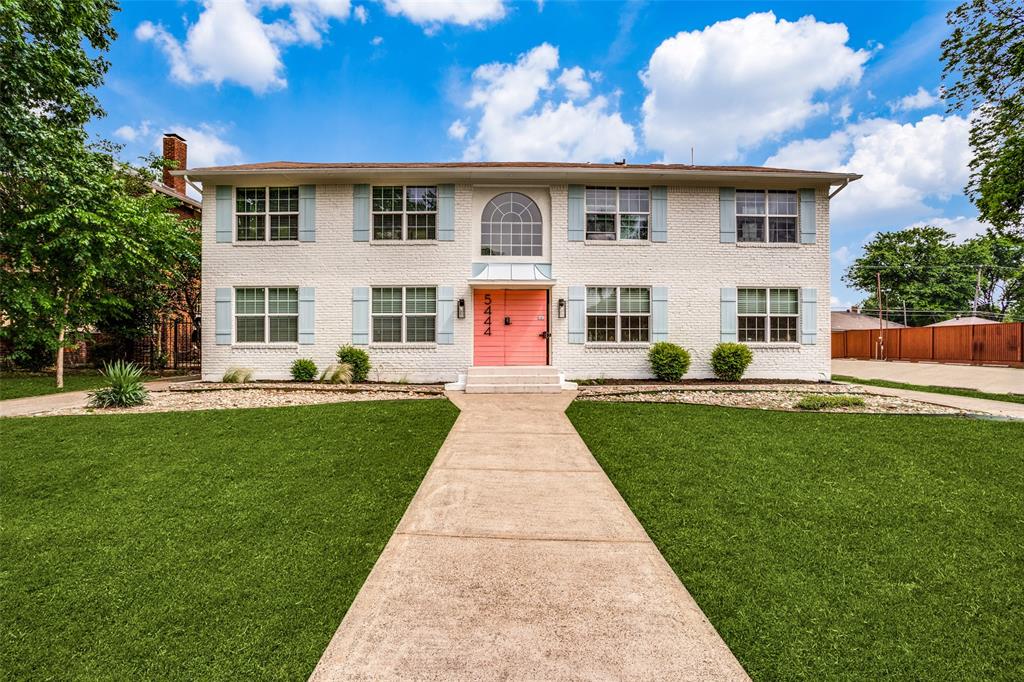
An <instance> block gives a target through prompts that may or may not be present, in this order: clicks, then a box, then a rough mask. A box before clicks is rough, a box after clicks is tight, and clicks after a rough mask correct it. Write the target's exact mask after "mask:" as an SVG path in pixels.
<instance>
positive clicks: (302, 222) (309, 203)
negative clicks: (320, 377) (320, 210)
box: [299, 185, 316, 343]
mask: <svg viewBox="0 0 1024 682" xmlns="http://www.w3.org/2000/svg"><path fill="white" fill-rule="evenodd" d="M299 241H300V242H315V241H316V185H299ZM310 343H312V342H310Z"/></svg>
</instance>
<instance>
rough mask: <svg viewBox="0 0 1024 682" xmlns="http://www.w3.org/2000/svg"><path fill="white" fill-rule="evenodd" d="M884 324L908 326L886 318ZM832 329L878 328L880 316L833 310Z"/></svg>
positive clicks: (899, 326)
mask: <svg viewBox="0 0 1024 682" xmlns="http://www.w3.org/2000/svg"><path fill="white" fill-rule="evenodd" d="M883 325H884V326H885V328H886V329H898V328H901V327H905V326H906V325H903V324H900V323H899V322H891V321H889V320H885V321H884V322H883ZM832 329H833V330H834V331H846V330H848V329H878V318H877V317H874V316H873V315H864V314H862V313H851V312H849V311H848V310H833V311H832Z"/></svg>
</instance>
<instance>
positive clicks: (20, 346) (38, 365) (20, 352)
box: [10, 338, 56, 372]
mask: <svg viewBox="0 0 1024 682" xmlns="http://www.w3.org/2000/svg"><path fill="white" fill-rule="evenodd" d="M55 357H56V353H55V352H54V351H53V349H51V348H50V347H49V346H47V345H46V344H45V343H41V342H25V341H22V340H21V339H17V338H16V339H14V343H13V349H12V350H11V356H10V359H11V363H12V364H14V366H15V367H18V368H20V369H25V370H28V371H29V372H42V371H43V370H44V369H46V368H47V367H52V366H53V362H54V359H55Z"/></svg>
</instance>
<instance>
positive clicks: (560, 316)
mask: <svg viewBox="0 0 1024 682" xmlns="http://www.w3.org/2000/svg"><path fill="white" fill-rule="evenodd" d="M558 319H560V320H564V319H565V299H564V298H560V299H558Z"/></svg>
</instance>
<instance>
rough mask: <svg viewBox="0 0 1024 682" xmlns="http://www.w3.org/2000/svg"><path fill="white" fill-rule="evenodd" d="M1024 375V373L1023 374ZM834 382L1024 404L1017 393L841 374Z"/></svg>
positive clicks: (1022, 395) (1022, 396)
mask: <svg viewBox="0 0 1024 682" xmlns="http://www.w3.org/2000/svg"><path fill="white" fill-rule="evenodd" d="M1022 374H1024V372H1022ZM832 380H833V381H845V382H847V383H851V384H863V385H865V386H881V387H882V388H902V389H905V390H908V391H924V392H925V393H942V394H944V395H959V396H964V397H965V398H983V399H984V400H1001V401H1003V402H1004V403H1024V394H1017V393H986V392H984V391H976V390H974V389H973V388H954V387H952V386H920V385H918V384H904V383H900V382H898V381H886V380H885V379H858V378H857V377H848V376H844V375H841V374H833V375H832Z"/></svg>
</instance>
